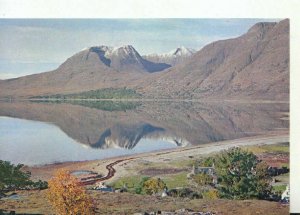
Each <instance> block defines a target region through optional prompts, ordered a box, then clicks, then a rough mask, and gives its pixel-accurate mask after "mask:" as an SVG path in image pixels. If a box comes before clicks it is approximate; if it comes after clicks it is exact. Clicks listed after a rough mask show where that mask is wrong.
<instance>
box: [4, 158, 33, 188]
mask: <svg viewBox="0 0 300 215" xmlns="http://www.w3.org/2000/svg"><path fill="white" fill-rule="evenodd" d="M23 166H24V165H23V164H17V165H13V164H11V163H10V162H9V161H2V160H0V193H1V192H4V191H10V190H15V189H20V188H25V187H27V186H30V185H32V184H33V182H32V181H31V180H30V175H31V174H30V172H24V171H22V170H21V169H22V167H23Z"/></svg>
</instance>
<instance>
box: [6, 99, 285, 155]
mask: <svg viewBox="0 0 300 215" xmlns="http://www.w3.org/2000/svg"><path fill="white" fill-rule="evenodd" d="M288 112H289V104H286V103H276V104H274V103H272V104H268V103H261V104H248V103H247V104H246V103H200V102H150V101H148V102H129V103H126V102H117V103H114V102H112V101H101V102H95V101H94V102H84V101H76V102H74V101H73V102H68V103H64V102H60V103H55V102H12V103H8V102H0V116H5V117H11V118H19V119H27V120H32V121H39V122H46V123H51V124H54V125H56V126H57V127H58V128H59V129H60V130H61V131H63V133H65V134H66V135H67V136H68V137H70V138H71V139H73V141H76V142H78V143H81V144H82V145H83V146H88V147H89V148H91V149H92V148H94V149H97V150H96V151H99V150H101V149H102V150H109V149H117V148H118V149H130V150H134V148H135V147H137V146H138V145H139V143H140V142H141V140H144V139H148V140H152V144H153V141H154V142H155V141H156V143H157V144H158V142H159V141H163V142H168V143H172V144H171V145H173V146H172V147H176V146H188V145H197V144H202V143H208V142H214V141H220V140H229V139H236V138H241V137H247V136H254V135H258V134H265V133H268V132H277V131H278V130H280V129H288V128H289V121H288V119H286V118H287V113H288ZM0 120H1V119H0ZM3 126H5V125H3ZM0 132H1V131H0ZM12 135H13V134H12ZM16 135H17V134H16ZM38 137H39V139H40V142H41V143H42V142H43V136H41V135H39V136H38ZM11 138H13V137H11ZM44 138H46V137H44ZM1 144H3V143H1V139H0V147H1ZM23 144H26V143H23ZM158 145H159V144H158ZM147 147H148V148H147V150H148V151H149V150H150V151H151V145H149V146H147ZM169 147H171V146H170V145H166V148H169ZM162 148H163V147H159V148H157V147H156V148H155V147H153V148H152V150H157V149H162ZM127 151H128V150H127ZM142 151H143V149H141V151H139V152H142ZM126 153H128V152H126ZM0 155H1V154H0ZM115 155H119V154H118V153H116V154H114V153H112V154H111V155H109V156H115ZM97 158H101V157H97ZM0 159H1V157H0ZM87 159H88V158H87ZM91 159H95V157H93V158H91Z"/></svg>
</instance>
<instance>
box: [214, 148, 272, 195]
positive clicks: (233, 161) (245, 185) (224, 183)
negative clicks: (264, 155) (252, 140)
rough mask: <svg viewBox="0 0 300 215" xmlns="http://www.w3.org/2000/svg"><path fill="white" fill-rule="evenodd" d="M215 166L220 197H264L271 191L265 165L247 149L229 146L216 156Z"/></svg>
mask: <svg viewBox="0 0 300 215" xmlns="http://www.w3.org/2000/svg"><path fill="white" fill-rule="evenodd" d="M214 161H215V168H216V173H217V176H218V182H219V185H218V187H217V188H218V190H219V192H220V196H221V197H225V198H229V199H250V198H260V199H263V198H266V197H267V196H268V195H269V194H270V192H271V185H270V182H271V177H270V176H268V174H267V165H266V164H264V163H262V162H261V161H259V160H258V158H257V157H256V156H255V155H254V154H253V153H252V152H248V151H244V150H242V149H240V148H237V147H235V148H231V149H229V150H227V151H223V152H222V153H221V154H220V155H218V156H216V157H215V159H214Z"/></svg>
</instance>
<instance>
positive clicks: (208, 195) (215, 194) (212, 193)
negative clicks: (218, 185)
mask: <svg viewBox="0 0 300 215" xmlns="http://www.w3.org/2000/svg"><path fill="white" fill-rule="evenodd" d="M202 195H203V198H204V199H210V200H214V199H218V198H219V196H220V194H219V191H218V190H216V189H211V190H209V191H206V192H203V193H202Z"/></svg>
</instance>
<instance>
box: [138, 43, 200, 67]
mask: <svg viewBox="0 0 300 215" xmlns="http://www.w3.org/2000/svg"><path fill="white" fill-rule="evenodd" d="M195 52H196V51H195V50H194V49H190V48H186V47H184V46H180V47H178V48H176V49H173V50H172V51H170V52H168V53H165V54H150V55H145V56H143V57H144V58H146V59H148V60H151V61H154V62H158V63H167V64H170V65H173V66H174V65H176V64H178V63H181V62H183V61H184V60H185V59H187V58H189V57H191V56H192V55H193V54H194V53H195Z"/></svg>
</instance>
